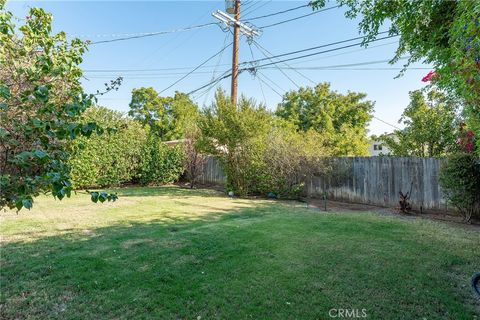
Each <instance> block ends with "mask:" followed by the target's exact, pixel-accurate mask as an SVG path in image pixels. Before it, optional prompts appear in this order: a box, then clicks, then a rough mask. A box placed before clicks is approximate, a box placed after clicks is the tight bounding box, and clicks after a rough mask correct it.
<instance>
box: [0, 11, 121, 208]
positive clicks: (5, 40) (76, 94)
mask: <svg viewBox="0 0 480 320" xmlns="http://www.w3.org/2000/svg"><path fill="white" fill-rule="evenodd" d="M29 17H30V18H29V19H27V20H26V21H25V24H24V25H22V26H20V27H19V28H14V24H13V16H12V14H11V13H10V12H8V11H6V10H4V9H3V4H2V10H1V12H0V31H1V32H0V43H1V50H0V51H1V53H0V54H1V57H0V59H1V63H2V65H3V64H8V65H9V66H10V67H11V70H9V72H3V73H0V115H1V117H0V121H1V123H0V139H1V144H2V150H6V151H7V152H3V151H2V152H1V153H0V167H1V168H2V173H1V175H0V188H1V193H0V209H1V208H4V207H9V208H12V209H13V208H16V209H17V210H19V209H21V208H23V207H24V208H28V209H30V208H31V207H32V205H33V200H32V199H33V197H35V196H37V195H39V194H41V193H48V192H51V194H52V195H53V196H54V197H56V198H58V199H63V198H64V197H69V196H70V194H71V191H72V184H71V183H70V167H69V165H68V163H67V159H68V158H69V151H70V150H68V149H67V146H68V145H69V144H71V143H72V141H73V140H75V139H77V138H78V137H79V136H90V135H91V134H92V132H95V131H96V132H97V133H98V132H99V131H101V130H100V129H99V128H98V127H97V126H96V124H94V123H87V124H85V125H84V126H83V125H80V124H79V123H77V120H78V118H79V116H80V115H81V114H82V113H83V112H85V110H87V109H88V108H89V107H90V106H92V105H93V100H95V96H93V95H87V94H85V93H84V92H83V89H82V87H81V84H80V77H81V75H82V72H81V70H80V68H79V63H80V62H81V61H82V54H83V52H85V44H84V43H83V42H82V41H79V40H78V41H76V40H73V41H71V42H67V41H66V37H65V34H64V33H60V34H57V35H55V34H51V30H52V28H51V22H52V16H51V15H50V14H48V13H46V12H45V11H44V10H42V9H39V8H31V9H30V12H29ZM15 30H19V31H20V33H21V34H19V35H17V34H15ZM12 79H15V85H13V83H12ZM13 97H14V98H15V99H12V98H13ZM12 100H15V101H12ZM101 198H102V199H103V198H104V197H103V196H102V197H101ZM107 198H110V199H113V198H112V197H108V196H107Z"/></svg>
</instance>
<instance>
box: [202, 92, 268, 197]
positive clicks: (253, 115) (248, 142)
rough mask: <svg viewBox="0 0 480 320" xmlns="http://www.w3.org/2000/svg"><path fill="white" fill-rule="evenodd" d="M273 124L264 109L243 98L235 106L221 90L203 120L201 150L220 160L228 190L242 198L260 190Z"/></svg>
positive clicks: (206, 110) (207, 109)
mask: <svg viewBox="0 0 480 320" xmlns="http://www.w3.org/2000/svg"><path fill="white" fill-rule="evenodd" d="M271 121H272V116H271V114H269V113H268V112H267V110H266V109H265V107H264V106H262V105H257V104H256V103H255V102H254V101H253V100H251V99H247V98H245V97H243V96H242V97H241V98H240V99H239V102H238V104H237V105H236V106H235V105H233V104H232V103H231V101H230V98H229V97H228V96H226V95H225V93H224V92H223V91H221V90H219V91H217V94H216V96H215V102H214V103H213V104H212V106H211V107H209V108H206V109H205V110H204V112H203V115H202V117H201V119H200V123H199V126H200V130H201V131H202V141H201V142H200V146H201V148H202V151H203V152H206V153H209V154H212V155H214V156H216V157H217V158H218V159H219V160H220V162H221V163H222V166H223V169H224V171H225V173H226V175H227V188H228V189H229V190H232V191H234V192H235V193H236V194H238V195H240V196H246V195H248V194H252V193H255V192H256V191H257V190H258V179H259V177H260V176H261V175H262V174H263V173H264V161H263V155H264V152H265V147H266V146H265V142H266V138H265V137H266V136H267V134H268V131H269V128H270V125H271Z"/></svg>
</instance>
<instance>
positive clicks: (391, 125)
mask: <svg viewBox="0 0 480 320" xmlns="http://www.w3.org/2000/svg"><path fill="white" fill-rule="evenodd" d="M373 118H375V119H377V120H378V121H380V122H383V123H385V124H386V125H389V126H390V127H393V128H395V129H397V130H402V129H400V128H399V127H397V126H395V125H393V124H391V123H388V122H387V121H385V120H382V119H380V118H379V117H376V116H373Z"/></svg>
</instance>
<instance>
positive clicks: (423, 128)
mask: <svg viewBox="0 0 480 320" xmlns="http://www.w3.org/2000/svg"><path fill="white" fill-rule="evenodd" d="M457 109H458V106H457V104H456V103H455V101H452V100H451V99H449V98H448V97H447V96H446V95H445V94H443V93H442V92H440V91H437V90H430V91H429V92H428V93H427V95H426V96H425V95H424V93H423V92H422V91H421V90H416V91H412V92H410V104H409V105H408V107H407V108H406V109H405V111H404V112H403V114H402V117H401V118H400V121H399V122H403V124H404V125H405V129H403V130H395V132H394V135H393V136H392V135H384V136H383V137H382V138H381V139H382V140H383V141H385V143H386V145H387V146H388V147H389V148H390V149H391V150H392V153H393V155H396V156H417V157H440V156H444V155H446V154H448V153H450V152H452V151H454V149H455V147H456V143H455V141H456V130H457V127H458V124H459V121H458V117H457V114H456V110H457Z"/></svg>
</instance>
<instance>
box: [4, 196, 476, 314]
mask: <svg viewBox="0 0 480 320" xmlns="http://www.w3.org/2000/svg"><path fill="white" fill-rule="evenodd" d="M160 189H162V188H160ZM159 192H163V190H159ZM169 192H172V190H169ZM169 194H170V193H169ZM291 210H292V209H291V208H286V207H282V206H279V205H276V204H264V205H259V206H257V207H254V208H242V209H237V210H230V213H227V214H225V213H219V212H214V213H211V214H209V215H205V216H204V217H203V218H202V219H199V220H196V221H192V220H179V221H176V222H171V223H166V222H165V221H163V220H158V221H150V222H149V223H130V224H129V225H127V226H126V225H117V226H109V227H104V228H98V229H94V230H91V231H90V232H89V233H71V234H67V235H62V236H53V237H45V238H41V239H39V240H37V241H35V242H31V243H9V244H6V245H4V246H3V248H2V257H1V259H2V268H1V275H2V276H1V280H0V281H1V288H2V295H1V299H0V304H1V305H0V318H2V319H27V318H28V319H139V318H140V319H150V318H151V319H199V318H198V317H200V318H201V319H215V318H221V319H245V318H254V319H296V318H298V319H314V318H327V317H328V310H330V309H331V308H342V307H343V308H346V307H348V308H359V309H362V308H365V309H367V310H368V314H369V317H370V318H373V319H397V318H404V319H414V318H421V317H423V316H425V317H428V318H432V319H433V318H434V319H440V318H444V315H445V314H447V315H448V317H450V318H455V319H467V318H472V317H473V314H474V313H475V312H476V310H477V311H478V309H475V306H474V305H473V304H472V300H471V299H470V300H468V295H459V294H458V291H456V289H455V288H454V285H453V284H452V277H451V273H453V272H456V273H458V274H462V275H463V274H466V273H468V272H469V271H470V268H471V265H472V264H473V263H474V262H475V260H473V257H471V256H469V254H470V255H471V251H470V248H467V249H465V250H464V251H462V250H460V249H459V247H458V245H457V244H455V243H453V244H452V245H451V246H450V248H449V247H447V246H445V243H436V242H432V241H431V240H428V241H427V240H425V239H422V238H417V237H418V236H419V234H417V233H416V232H417V231H415V230H414V229H409V228H408V225H407V224H406V223H404V222H396V223H391V220H386V219H378V218H376V219H373V218H372V217H364V218H358V219H353V218H352V216H349V215H322V214H318V213H317V212H314V211H311V210H300V211H298V212H295V214H292V212H291ZM419 257H423V260H420V259H419ZM455 268H456V269H455ZM432 270H435V272H432Z"/></svg>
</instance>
